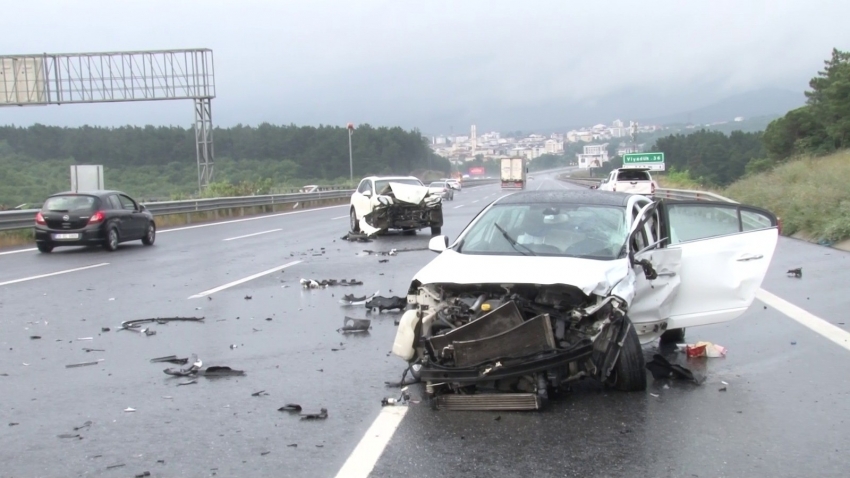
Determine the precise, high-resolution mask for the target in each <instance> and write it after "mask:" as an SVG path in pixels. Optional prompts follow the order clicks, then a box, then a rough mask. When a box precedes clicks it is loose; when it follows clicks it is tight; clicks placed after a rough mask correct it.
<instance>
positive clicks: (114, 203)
mask: <svg viewBox="0 0 850 478" xmlns="http://www.w3.org/2000/svg"><path fill="white" fill-rule="evenodd" d="M106 206H107V207H108V208H109V209H113V210H114V209H123V207H122V206H121V201H119V200H118V196H117V195H115V194H112V195H110V196H109V197H108V198H107V200H106Z"/></svg>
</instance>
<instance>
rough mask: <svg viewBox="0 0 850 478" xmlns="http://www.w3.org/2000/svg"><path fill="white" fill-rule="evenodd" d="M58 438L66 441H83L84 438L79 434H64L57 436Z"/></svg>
mask: <svg viewBox="0 0 850 478" xmlns="http://www.w3.org/2000/svg"><path fill="white" fill-rule="evenodd" d="M56 436H57V437H59V438H62V439H65V438H78V439H80V440H82V439H83V437H81V436H80V435H79V434H73V433H63V434H61V435H56Z"/></svg>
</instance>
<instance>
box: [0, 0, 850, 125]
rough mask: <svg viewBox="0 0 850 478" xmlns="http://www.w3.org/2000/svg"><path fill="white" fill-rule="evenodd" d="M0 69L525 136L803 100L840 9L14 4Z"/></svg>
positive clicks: (98, 0)
mask: <svg viewBox="0 0 850 478" xmlns="http://www.w3.org/2000/svg"><path fill="white" fill-rule="evenodd" d="M2 12H3V13H2V15H3V17H4V18H5V19H6V21H4V22H3V33H2V38H3V40H2V42H0V55H2V54H29V53H43V52H47V53H65V52H99V51H120V50H146V49H173V48H196V47H206V48H211V49H212V50H213V54H214V57H215V73H216V83H217V91H216V93H217V97H216V98H215V99H214V100H213V121H214V123H215V124H216V125H218V126H230V125H234V124H237V123H243V124H251V125H255V124H258V123H261V122H264V121H268V122H272V123H285V124H289V123H295V124H316V125H317V124H320V123H322V124H339V125H343V124H345V123H346V122H348V121H352V122H354V123H371V124H373V125H401V126H403V127H405V128H412V127H419V128H420V129H421V130H423V132H426V133H439V132H448V130H449V128H450V127H452V128H453V129H454V131H455V132H458V131H461V130H467V129H468V125H469V124H470V123H472V122H474V123H476V124H477V125H478V131H479V132H483V131H485V130H489V129H501V130H506V129H532V128H551V127H561V126H570V125H575V124H582V123H596V122H600V121H605V122H606V123H610V121H611V120H613V119H614V118H615V117H622V118H623V119H627V118H629V117H631V116H637V117H652V116H658V115H664V114H669V113H675V112H680V111H686V110H690V109H694V108H697V107H701V106H704V105H707V104H710V103H712V102H714V101H716V100H719V99H722V98H724V97H728V96H730V95H733V94H736V93H741V92H746V91H750V90H758V89H761V88H784V89H788V90H792V91H802V90H803V89H805V88H806V87H807V82H808V79H809V78H810V77H812V76H814V74H815V73H816V71H817V70H818V69H820V68H821V66H822V64H823V60H825V59H826V58H827V57H828V56H829V54H830V51H831V49H832V48H833V47H838V48H840V49H850V29H848V28H847V27H846V22H847V19H848V18H850V2H846V1H843V0H831V1H822V0H767V1H762V0H732V1H729V0H675V1H661V0H644V1H634V0H630V1H619V0H618V1H605V2H595V1H590V0H584V1H579V0H551V1H549V0H522V1H519V0H515V1H504V0H419V1H412V0H411V1H402V0H348V1H330V0H326V1H325V0H300V1H288V0H264V1H261V0H238V1H214V0H206V1H178V0H169V1H159V0H156V1H154V0H146V1H131V0H121V1H116V0H74V1H64V0H63V1H60V0H27V1H5V2H3V7H2ZM192 119H193V117H192V107H191V103H190V102H189V101H172V102H153V103H134V104H101V105H63V106H47V107H27V108H17V107H15V108H8V107H4V108H0V124H9V123H15V124H19V125H29V124H32V123H34V122H40V123H44V124H56V125H68V126H76V125H81V124H98V125H120V124H138V125H142V124H157V125H169V124H173V125H182V126H188V125H190V124H191V122H192Z"/></svg>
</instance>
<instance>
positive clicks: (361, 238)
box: [340, 232, 372, 242]
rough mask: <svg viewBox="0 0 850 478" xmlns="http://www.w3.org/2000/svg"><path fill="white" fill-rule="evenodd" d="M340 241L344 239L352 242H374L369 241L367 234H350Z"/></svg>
mask: <svg viewBox="0 0 850 478" xmlns="http://www.w3.org/2000/svg"><path fill="white" fill-rule="evenodd" d="M340 239H344V240H346V241H350V242H372V240H371V239H369V236H367V235H366V234H357V233H355V232H349V233H348V234H346V235H344V236H342V237H341V238H340Z"/></svg>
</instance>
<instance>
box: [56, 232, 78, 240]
mask: <svg viewBox="0 0 850 478" xmlns="http://www.w3.org/2000/svg"><path fill="white" fill-rule="evenodd" d="M79 238H80V235H79V234H78V233H74V234H54V235H53V239H56V240H57V241H61V240H68V239H79Z"/></svg>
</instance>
